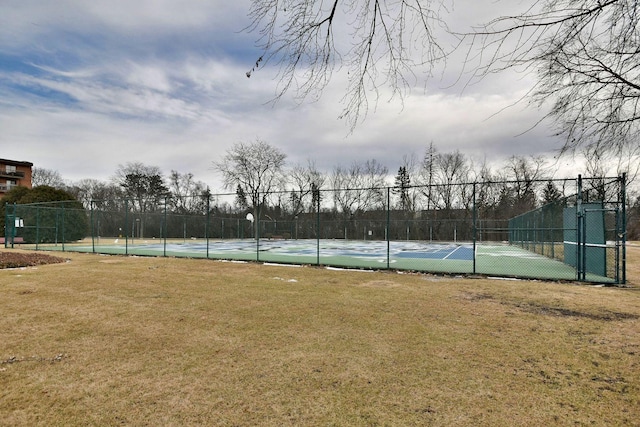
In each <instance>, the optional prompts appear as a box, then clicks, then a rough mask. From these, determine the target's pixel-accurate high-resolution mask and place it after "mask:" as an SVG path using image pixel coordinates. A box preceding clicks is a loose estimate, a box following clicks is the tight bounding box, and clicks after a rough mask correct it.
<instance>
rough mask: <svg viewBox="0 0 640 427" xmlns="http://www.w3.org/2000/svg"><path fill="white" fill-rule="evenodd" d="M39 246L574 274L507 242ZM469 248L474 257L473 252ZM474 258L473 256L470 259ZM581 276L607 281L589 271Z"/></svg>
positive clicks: (521, 274) (557, 276)
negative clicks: (587, 275)
mask: <svg viewBox="0 0 640 427" xmlns="http://www.w3.org/2000/svg"><path fill="white" fill-rule="evenodd" d="M37 249H39V250H56V251H60V250H63V251H73V252H95V253H102V254H113V255H138V256H170V257H188V258H209V259H220V260H232V261H254V262H255V261H257V262H272V263H281V264H292V265H295V264H300V265H321V266H332V267H341V268H360V269H374V270H384V269H393V270H408V271H419V272H430V273H442V274H481V275H488V276H499V277H514V278H539V279H549V280H576V270H575V268H573V267H571V266H569V265H567V264H564V263H562V262H561V261H558V260H555V259H551V258H548V257H546V256H542V255H538V254H535V253H533V252H530V251H527V250H525V249H521V248H518V247H515V246H510V245H507V244H496V243H493V244H478V245H476V246H475V251H474V246H473V244H471V243H432V242H417V241H392V242H386V241H362V240H357V241H356V240H353V241H350V240H320V241H318V240H293V239H292V240H260V241H255V240H251V239H244V240H240V239H239V240H209V241H208V242H207V241H205V240H186V241H172V242H169V241H167V242H166V243H165V242H163V241H161V240H141V239H138V240H128V241H123V240H122V239H106V238H102V239H99V240H98V239H96V241H95V242H91V241H88V242H87V241H85V242H83V243H74V244H64V245H62V244H58V245H39V246H38V247H37ZM474 254H475V257H474ZM474 258H475V260H474ZM587 281H590V282H598V283H608V282H611V281H612V280H611V279H609V278H607V277H601V276H596V275H590V276H589V277H587Z"/></svg>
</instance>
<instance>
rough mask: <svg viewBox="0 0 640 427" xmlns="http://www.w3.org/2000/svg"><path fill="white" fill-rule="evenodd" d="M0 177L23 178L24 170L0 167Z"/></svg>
mask: <svg viewBox="0 0 640 427" xmlns="http://www.w3.org/2000/svg"><path fill="white" fill-rule="evenodd" d="M0 177H2V178H24V172H22V171H9V170H6V169H0Z"/></svg>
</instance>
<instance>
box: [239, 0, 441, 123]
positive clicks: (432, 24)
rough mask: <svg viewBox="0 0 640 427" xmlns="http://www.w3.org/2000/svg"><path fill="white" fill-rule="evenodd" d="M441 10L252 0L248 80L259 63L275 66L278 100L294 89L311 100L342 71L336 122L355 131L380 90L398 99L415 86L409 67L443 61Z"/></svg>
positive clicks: (414, 1) (356, 1) (436, 5)
mask: <svg viewBox="0 0 640 427" xmlns="http://www.w3.org/2000/svg"><path fill="white" fill-rule="evenodd" d="M441 9H442V3H441V2H440V1H435V2H431V1H418V0H400V1H396V0H394V1H385V0H374V1H369V0H352V1H348V2H341V1H339V0H331V1H326V0H305V1H292V0H252V3H251V9H250V18H251V19H252V24H251V25H250V26H249V28H248V30H250V31H254V32H257V33H258V34H259V45H260V47H261V48H262V49H263V51H264V53H263V55H262V56H260V58H258V59H257V61H256V63H255V66H254V67H253V68H252V69H251V70H250V71H248V72H247V77H250V76H251V75H252V74H253V73H254V71H255V70H256V68H258V67H260V66H261V63H263V62H264V63H268V62H275V63H277V64H279V65H280V80H279V81H280V85H279V88H278V92H277V95H276V97H280V96H282V95H283V94H284V93H285V92H287V91H290V90H293V91H294V92H295V95H296V96H297V97H298V98H299V99H300V100H303V99H307V98H317V97H318V96H319V95H320V93H321V92H322V90H323V89H324V88H325V86H326V85H327V84H328V83H329V81H330V80H331V77H332V74H333V72H334V71H336V70H337V69H340V68H341V67H342V66H343V65H344V66H345V67H346V68H347V69H348V83H347V88H346V91H345V96H344V98H343V103H344V110H343V112H342V117H345V118H346V119H347V120H349V122H350V123H351V125H352V126H355V125H356V124H357V123H358V121H359V120H360V119H361V118H362V117H363V116H365V115H366V112H367V109H368V106H369V101H370V100H369V96H370V94H374V95H375V98H376V100H377V96H378V93H377V90H378V88H379V87H380V86H381V85H383V84H384V85H389V86H390V87H391V89H392V91H393V94H394V95H402V93H403V92H404V91H405V90H406V88H407V87H408V86H409V85H410V81H411V80H415V75H414V69H415V67H417V66H426V68H427V70H430V69H431V65H432V64H435V63H436V62H437V61H439V60H441V59H443V58H444V56H445V55H444V50H443V49H442V48H441V47H440V45H439V44H438V42H437V41H436V37H435V32H436V30H437V29H439V28H440V27H442V26H443V25H444V22H443V21H442V20H441V19H440V14H441ZM336 34H337V35H339V36H342V35H348V36H349V40H350V43H349V44H347V45H343V44H340V42H338V43H336ZM417 51H418V52H420V53H419V54H418V55H417V56H416V52H417ZM380 64H384V68H383V67H381V66H380Z"/></svg>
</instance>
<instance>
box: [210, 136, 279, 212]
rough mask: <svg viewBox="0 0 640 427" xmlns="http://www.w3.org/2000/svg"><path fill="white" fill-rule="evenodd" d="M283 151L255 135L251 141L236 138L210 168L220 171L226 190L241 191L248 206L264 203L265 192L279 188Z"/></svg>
mask: <svg viewBox="0 0 640 427" xmlns="http://www.w3.org/2000/svg"><path fill="white" fill-rule="evenodd" d="M286 157H287V156H286V154H284V153H282V152H281V151H280V150H279V149H277V148H276V147H273V146H271V145H269V144H268V143H266V142H264V141H262V140H259V139H257V140H256V141H255V142H252V143H244V142H238V143H236V144H234V145H233V146H232V147H231V148H230V149H228V150H227V154H226V155H225V156H224V157H223V158H222V160H220V161H219V162H214V163H213V165H214V168H215V169H216V170H217V171H218V172H220V173H221V174H222V178H223V182H224V186H225V188H226V189H228V190H234V191H236V192H241V193H242V195H243V196H244V197H245V198H248V199H246V202H247V207H248V208H249V209H251V210H256V209H257V208H259V207H261V206H264V205H265V204H266V203H267V200H268V198H269V196H270V195H271V194H272V193H273V192H274V191H276V190H279V189H281V188H282V178H283V173H284V166H285V159H286Z"/></svg>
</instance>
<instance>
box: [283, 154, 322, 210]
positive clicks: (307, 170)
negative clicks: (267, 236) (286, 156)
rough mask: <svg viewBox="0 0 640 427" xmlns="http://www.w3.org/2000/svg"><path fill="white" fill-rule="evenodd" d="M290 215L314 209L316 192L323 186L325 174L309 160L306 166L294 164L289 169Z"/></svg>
mask: <svg viewBox="0 0 640 427" xmlns="http://www.w3.org/2000/svg"><path fill="white" fill-rule="evenodd" d="M288 176H289V179H290V185H291V189H290V191H289V203H290V205H291V215H292V216H294V217H295V216H296V215H299V214H300V213H302V212H305V211H309V212H311V211H313V210H314V209H316V206H315V205H316V203H317V200H316V198H315V197H316V194H317V191H318V190H320V189H321V188H322V187H323V186H324V182H325V180H326V176H325V175H324V174H323V173H322V172H320V171H319V170H318V169H317V168H316V166H315V164H314V163H313V162H312V161H311V160H309V161H308V162H307V165H306V166H301V165H296V166H294V167H293V168H292V169H291V170H290V171H289V174H288Z"/></svg>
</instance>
